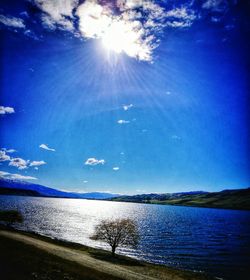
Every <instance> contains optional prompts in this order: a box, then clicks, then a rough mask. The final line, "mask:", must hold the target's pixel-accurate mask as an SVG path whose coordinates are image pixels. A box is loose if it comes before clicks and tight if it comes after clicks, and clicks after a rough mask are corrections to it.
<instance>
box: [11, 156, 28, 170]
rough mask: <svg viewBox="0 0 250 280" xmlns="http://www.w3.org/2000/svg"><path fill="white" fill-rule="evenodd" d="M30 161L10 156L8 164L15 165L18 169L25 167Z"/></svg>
mask: <svg viewBox="0 0 250 280" xmlns="http://www.w3.org/2000/svg"><path fill="white" fill-rule="evenodd" d="M29 163H30V161H29V160H25V159H22V158H11V159H10V162H9V166H14V167H17V168H18V169H20V170H23V169H27V168H28V166H29Z"/></svg>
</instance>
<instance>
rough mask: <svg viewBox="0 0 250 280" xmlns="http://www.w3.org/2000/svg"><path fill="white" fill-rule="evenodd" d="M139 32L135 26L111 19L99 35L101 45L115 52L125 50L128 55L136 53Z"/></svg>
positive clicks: (138, 46)
mask: <svg viewBox="0 0 250 280" xmlns="http://www.w3.org/2000/svg"><path fill="white" fill-rule="evenodd" d="M139 38H140V34H139V33H138V32H137V30H136V28H135V26H133V25H131V24H130V23H128V22H125V21H122V20H113V21H112V23H111V24H110V25H109V26H108V27H107V28H106V30H105V32H104V33H103V34H102V36H101V40H102V44H103V46H104V47H105V48H106V49H108V50H111V51H114V52H116V53H121V52H125V53H126V54H128V55H130V56H136V55H137V53H138V48H140V44H139Z"/></svg>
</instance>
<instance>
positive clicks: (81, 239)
mask: <svg viewBox="0 0 250 280" xmlns="http://www.w3.org/2000/svg"><path fill="white" fill-rule="evenodd" d="M0 209H18V210H20V211H21V212H22V213H23V215H24V217H25V219H24V223H23V224H21V225H16V227H17V228H19V229H24V230H28V231H34V232H37V233H40V234H43V235H47V236H50V237H54V238H59V239H62V240H67V241H72V242H77V243H81V244H85V245H88V246H93V247H97V248H104V249H109V247H108V246H107V245H105V244H103V243H101V242H96V241H93V240H91V239H89V237H90V236H91V235H92V234H93V231H94V227H95V225H97V224H98V223H99V222H100V221H101V220H102V219H109V218H132V219H134V220H135V221H136V222H137V224H138V226H139V230H140V232H141V241H140V245H139V247H138V248H137V249H136V250H134V249H129V248H121V249H120V250H118V252H119V253H121V254H125V255H128V256H132V257H135V258H138V259H143V260H147V261H151V262H154V263H162V264H167V265H171V266H177V267H180V268H184V269H189V270H201V271H207V272H209V273H212V274H213V275H217V276H220V277H227V278H228V279H234V278H232V277H233V276H232V275H234V273H235V275H236V273H237V275H238V273H240V272H242V273H245V272H246V271H247V270H248V264H249V263H250V249H249V248H250V228H249V221H250V212H248V211H235V210H218V209H205V208H194V207H175V206H163V205H146V204H133V203H125V202H124V203H122V202H109V201H94V200H82V199H81V200H80V199H79V200H77V199H59V198H30V197H14V196H12V197H11V196H1V197H0ZM242 275H243V274H242ZM237 279H240V278H237ZM242 279H244V278H242Z"/></svg>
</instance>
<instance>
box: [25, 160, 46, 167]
mask: <svg viewBox="0 0 250 280" xmlns="http://www.w3.org/2000/svg"><path fill="white" fill-rule="evenodd" d="M44 164H46V162H45V161H44V160H40V161H37V160H34V161H32V162H31V163H30V165H29V166H41V165H44Z"/></svg>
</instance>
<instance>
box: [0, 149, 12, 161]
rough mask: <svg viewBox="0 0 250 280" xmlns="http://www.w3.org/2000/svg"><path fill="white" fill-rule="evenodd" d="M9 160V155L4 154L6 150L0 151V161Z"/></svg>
mask: <svg viewBox="0 0 250 280" xmlns="http://www.w3.org/2000/svg"><path fill="white" fill-rule="evenodd" d="M3 161H10V156H9V155H7V154H6V151H3V150H2V151H0V162H3Z"/></svg>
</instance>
